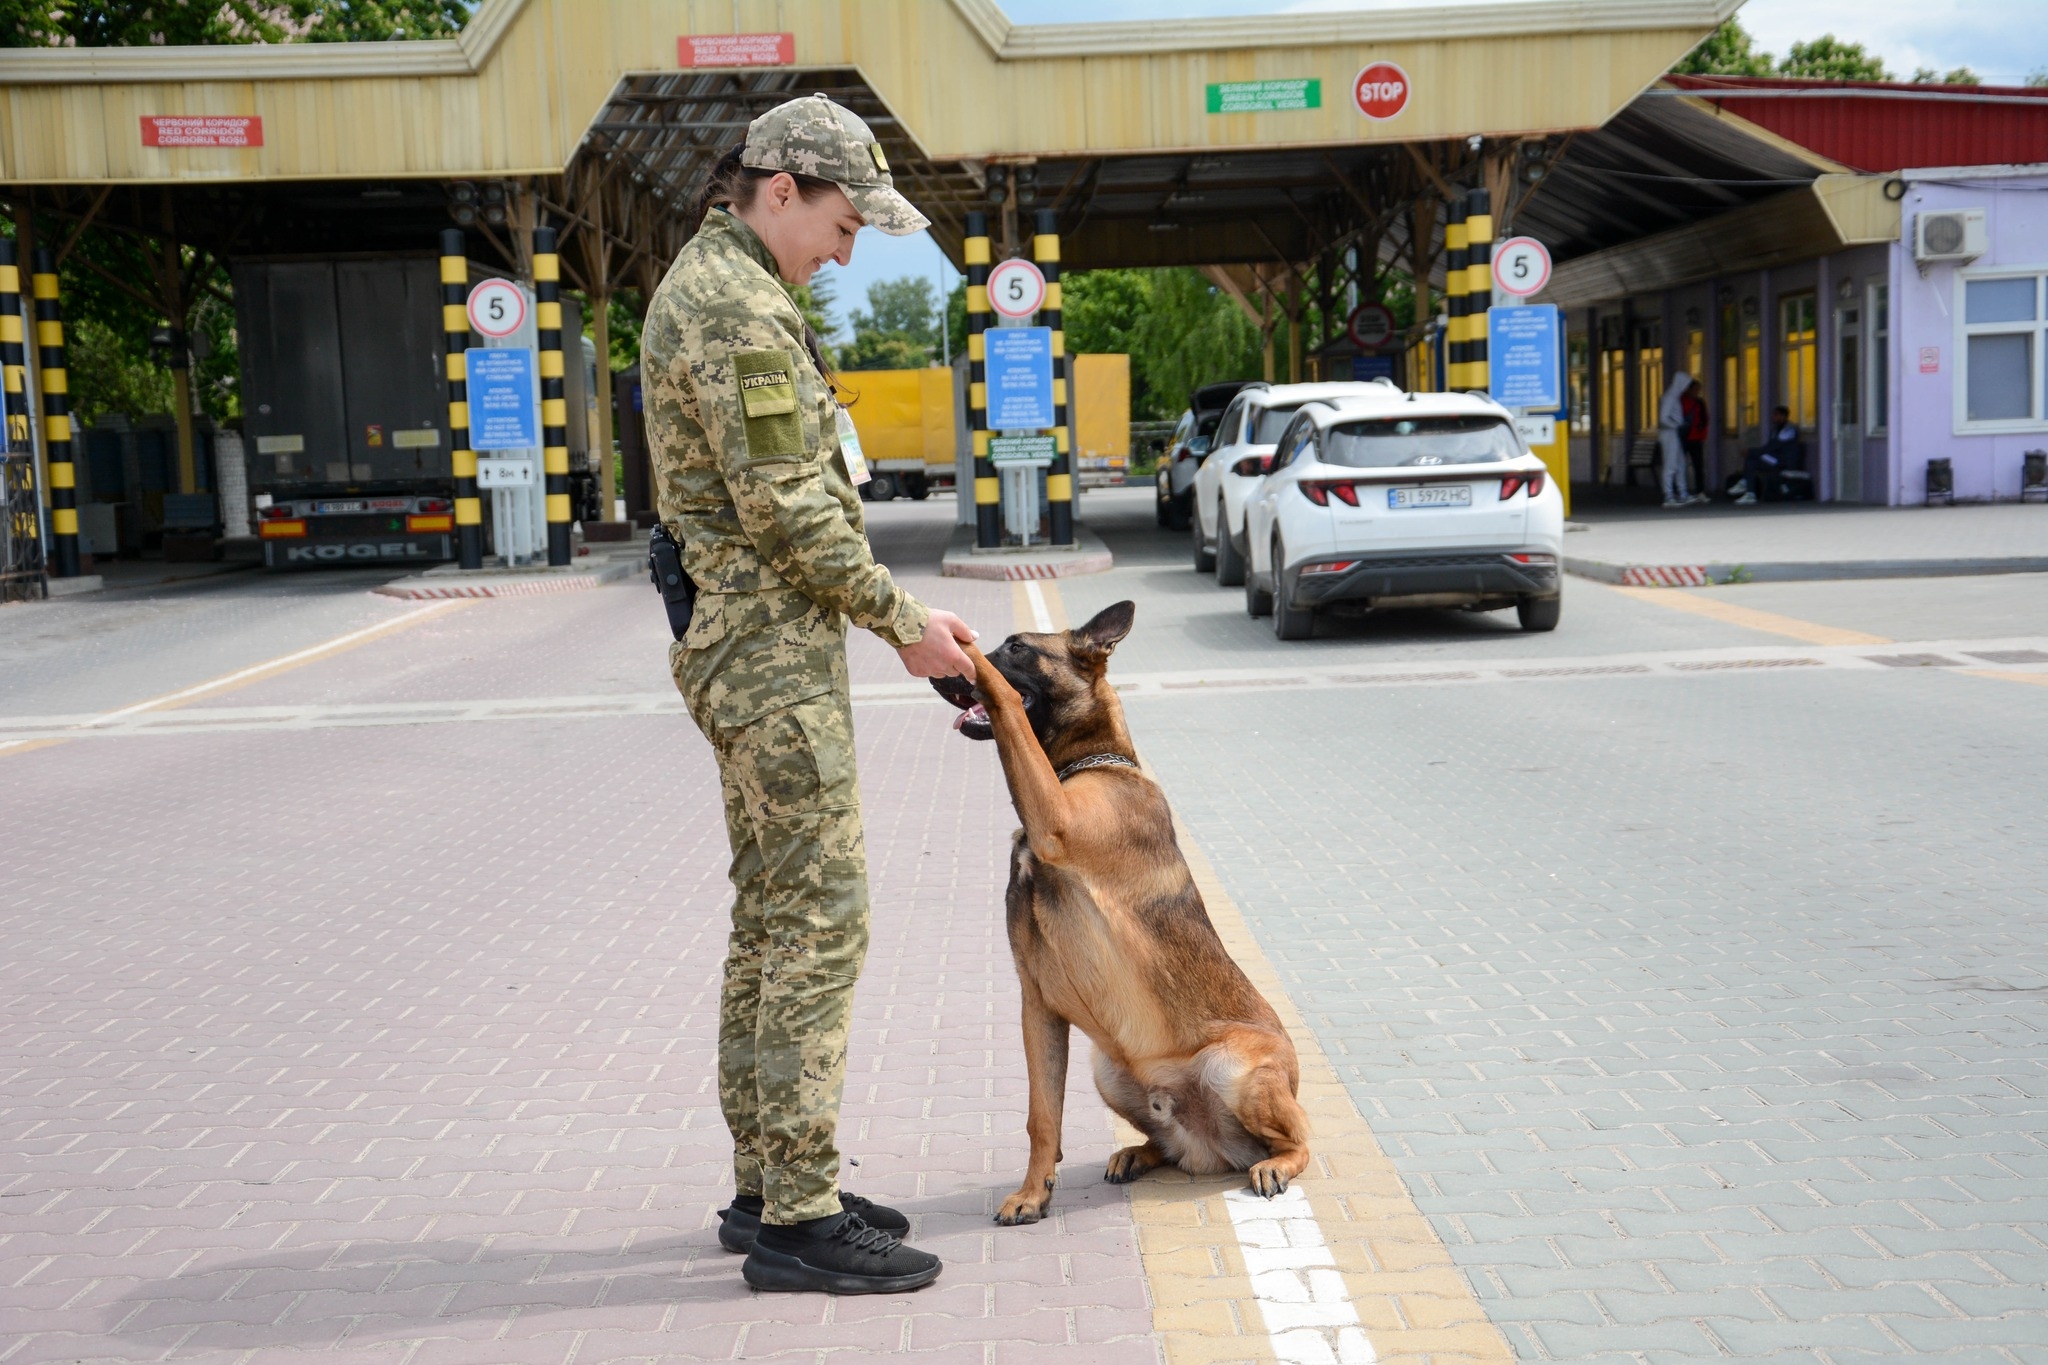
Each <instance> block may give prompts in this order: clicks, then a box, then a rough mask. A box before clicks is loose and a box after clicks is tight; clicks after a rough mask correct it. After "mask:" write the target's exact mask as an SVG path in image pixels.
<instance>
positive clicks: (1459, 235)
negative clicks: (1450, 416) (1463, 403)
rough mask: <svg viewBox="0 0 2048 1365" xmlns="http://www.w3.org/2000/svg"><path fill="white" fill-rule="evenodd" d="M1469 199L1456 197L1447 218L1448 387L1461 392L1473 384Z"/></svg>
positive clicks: (1446, 347)
mask: <svg viewBox="0 0 2048 1365" xmlns="http://www.w3.org/2000/svg"><path fill="white" fill-rule="evenodd" d="M1465 304H1466V298H1465V201H1464V199H1462V198H1459V199H1453V200H1452V201H1451V204H1450V215H1449V217H1448V218H1446V219H1445V221H1444V307H1445V310H1446V312H1447V313H1448V315H1449V327H1448V328H1447V329H1446V331H1445V333H1444V389H1445V391H1446V392H1449V393H1457V392H1458V391H1460V390H1462V389H1469V388H1471V387H1472V384H1471V381H1470V380H1469V379H1468V378H1467V373H1466V362H1467V361H1468V360H1469V359H1470V358H1471V357H1470V355H1469V354H1468V352H1467V347H1466V341H1467V338H1468V335H1469V334H1468V333H1467V332H1466V330H1465V326H1466V323H1465Z"/></svg>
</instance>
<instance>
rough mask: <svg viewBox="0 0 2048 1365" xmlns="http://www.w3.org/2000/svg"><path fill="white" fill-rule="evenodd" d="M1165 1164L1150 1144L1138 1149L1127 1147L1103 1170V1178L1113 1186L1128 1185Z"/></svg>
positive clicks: (1110, 1160) (1111, 1159)
mask: <svg viewBox="0 0 2048 1365" xmlns="http://www.w3.org/2000/svg"><path fill="white" fill-rule="evenodd" d="M1164 1164H1165V1163H1164V1161H1163V1160H1161V1158H1160V1156H1159V1153H1158V1152H1157V1151H1155V1150H1154V1149H1153V1147H1152V1144H1151V1143H1149V1142H1148V1143H1144V1144H1142V1145H1140V1146H1137V1147H1126V1148H1124V1149H1123V1150H1122V1151H1120V1152H1118V1153H1117V1154H1116V1155H1115V1156H1113V1157H1111V1158H1110V1159H1109V1165H1108V1166H1106V1167H1105V1168H1103V1172H1102V1178H1103V1179H1104V1180H1107V1181H1108V1182H1109V1183H1110V1184H1112V1185H1128V1184H1130V1183H1131V1182H1132V1181H1133V1180H1136V1179H1137V1178H1138V1177H1139V1176H1141V1175H1143V1174H1145V1172H1147V1171H1150V1170H1154V1169H1156V1168H1158V1167H1159V1166H1162V1165H1164Z"/></svg>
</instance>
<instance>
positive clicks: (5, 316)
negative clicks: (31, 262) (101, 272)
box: [0, 237, 49, 598]
mask: <svg viewBox="0 0 2048 1365" xmlns="http://www.w3.org/2000/svg"><path fill="white" fill-rule="evenodd" d="M18 251H19V248H18V247H17V246H16V245H15V242H14V239H13V238H11V237H0V392H4V398H5V408H4V412H5V415H6V426H5V427H4V428H0V457H4V458H0V516H5V517H6V518H7V519H8V525H7V527H6V535H7V539H8V541H9V544H10V548H9V551H8V556H7V563H5V564H4V565H0V570H4V574H0V577H4V578H5V579H6V580H7V581H5V582H0V598H11V597H12V596H13V595H14V593H15V592H16V591H18V590H19V588H18V587H17V585H23V584H25V585H27V590H28V592H30V593H31V594H33V595H38V596H39V595H41V593H42V592H43V589H44V584H43V578H44V575H45V574H46V573H47V572H48V569H49V565H48V563H47V562H46V560H45V550H46V548H47V547H46V545H45V543H44V542H45V540H46V539H47V537H46V535H45V533H44V531H43V518H44V508H43V492H42V486H41V481H40V480H39V479H37V477H36V461H35V446H34V443H33V440H32V437H31V433H30V430H29V420H28V352H27V351H26V350H25V349H24V348H23V337H24V335H25V334H24V332H23V329H22V325H21V261H20V256H19V255H18Z"/></svg>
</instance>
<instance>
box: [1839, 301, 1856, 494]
mask: <svg viewBox="0 0 2048 1365" xmlns="http://www.w3.org/2000/svg"><path fill="white" fill-rule="evenodd" d="M1845 292H1846V294H1847V300H1848V301H1847V302H1844V303H1842V304H1841V305H1839V306H1838V307H1837V308H1836V309H1835V376H1834V377H1835V392H1834V403H1833V411H1834V422H1835V430H1834V438H1835V439H1834V448H1835V501H1836V502H1861V501H1863V314H1862V310H1861V309H1860V308H1859V307H1858V306H1857V303H1856V295H1855V290H1854V288H1853V287H1851V288H1850V289H1849V290H1847V291H1845Z"/></svg>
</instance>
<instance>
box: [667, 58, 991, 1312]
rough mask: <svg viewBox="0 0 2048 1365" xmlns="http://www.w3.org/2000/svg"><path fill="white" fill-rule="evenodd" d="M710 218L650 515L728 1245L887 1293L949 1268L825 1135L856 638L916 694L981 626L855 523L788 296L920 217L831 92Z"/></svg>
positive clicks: (778, 1285) (853, 1288) (839, 1076)
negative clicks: (700, 863) (670, 623)
mask: <svg viewBox="0 0 2048 1365" xmlns="http://www.w3.org/2000/svg"><path fill="white" fill-rule="evenodd" d="M700 211H702V212H703V223H702V226H701V227H700V228H699V229H698V231H697V235H696V236H695V237H694V238H692V239H691V240H690V242H689V244H688V245H687V246H685V247H684V248H683V250H682V252H681V253H680V254H679V255H678V256H677V257H676V260H675V263H674V264H673V265H672V266H670V267H669V271H668V275H667V277H666V278H665V279H664V280H663V281H662V283H661V288H660V289H659V290H658V291H657V292H656V293H655V296H654V298H653V300H652V301H651V302H650V304H649V306H648V310H647V322H646V326H645V328H644V330H643V333H642V339H641V353H642V360H643V368H644V372H645V374H646V376H647V428H648V437H649V441H648V444H649V447H650V449H651V451H652V455H653V461H654V467H655V471H656V475H657V481H658V489H659V492H658V495H659V499H660V507H661V516H662V520H663V521H664V522H665V523H666V524H667V525H668V527H669V529H670V530H671V531H672V532H673V533H674V534H675V536H676V539H677V540H679V541H681V542H682V546H683V564H684V567H685V568H686V569H688V570H689V573H690V577H691V578H692V579H694V580H695V582H696V583H697V585H698V597H697V607H696V616H695V619H694V620H693V621H692V623H691V625H690V629H689V631H688V633H687V634H686V635H685V636H684V637H683V638H682V639H681V640H678V641H677V642H676V643H675V645H674V646H673V647H672V648H671V650H670V654H669V662H670V666H671V670H672V671H673V672H674V674H675V679H676V686H677V687H678V688H679V689H681V691H682V694H683V696H684V698H685V699H686V700H687V701H688V703H689V707H690V714H691V715H692V716H693V717H695V719H696V721H697V725H698V727H699V728H700V729H702V730H703V732H704V736H705V738H706V739H708V740H710V741H711V747H712V749H713V751H714V752H715V753H716V755H717V758H718V772H719V778H720V781H721V783H722V785H723V788H724V794H725V820H726V829H727V833H728V835H729V836H730V839H731V843H732V855H733V856H732V867H731V877H732V882H733V887H734V890H735V896H734V900H733V912H732V913H733V928H732V937H731V939H730V941H729V944H728V948H727V955H726V961H725V984H724V993H723V997H722V1001H721V1005H720V1012H719V1031H718V1033H719V1041H718V1088H719V1100H720V1104H721V1106H722V1107H723V1109H724V1111H725V1121H726V1125H727V1127H729V1128H730V1129H731V1130H732V1137H733V1149H734V1150H733V1175H734V1180H735V1183H736V1185H737V1193H736V1195H735V1197H734V1199H733V1202H732V1205H731V1207H730V1208H728V1209H726V1210H725V1211H724V1213H723V1214H722V1215H721V1218H722V1220H723V1221H722V1224H721V1227H720V1230H719V1240H720V1241H721V1242H722V1243H724V1245H725V1246H726V1247H727V1248H729V1249H731V1250H734V1251H746V1252H747V1253H748V1256H747V1261H746V1264H745V1266H744V1267H743V1273H744V1275H745V1276H746V1279H747V1282H748V1283H749V1284H752V1285H754V1286H755V1287H756V1288H760V1289H789V1290H796V1289H814V1290H826V1291H830V1292H836V1293H894V1292H900V1291H902V1290H905V1289H915V1288H919V1287H921V1286H923V1285H926V1284H929V1283H931V1281H932V1280H934V1279H936V1278H937V1277H938V1274H939V1261H938V1258H937V1257H935V1256H932V1255H930V1254H928V1253H926V1252H922V1251H918V1250H915V1249H913V1248H911V1247H909V1246H906V1245H904V1244H903V1243H902V1242H901V1241H900V1240H899V1238H900V1236H901V1235H902V1234H904V1233H907V1232H908V1231H909V1229H910V1224H909V1221H908V1220H907V1219H905V1218H904V1217H903V1215H902V1214H900V1213H897V1212H896V1211H895V1210H893V1209H885V1208H882V1207H880V1206H879V1205H876V1204H872V1203H870V1202H869V1201H867V1200H864V1199H861V1198H859V1197H857V1196H853V1195H843V1194H841V1193H840V1191H839V1186H838V1172H839V1150H838V1147H837V1146H836V1145H835V1141H834V1138H835V1131H836V1129H837V1127H838V1122H839V1099H840V1092H841V1089H842V1088H843V1085H844V1081H845V1072H846V1040H847V1032H848V1029H849V1026H850V1024H851V1016H852V1011H853V985H854V979H855V977H856V976H857V975H858V974H859V972H860V965H861V959H862V957H863V955H864V954H865V953H866V951H867V942H868V900H867V864H866V859H865V855H864V852H863V848H862V842H861V820H860V789H859V785H858V782H857V781H856V778H855V775H854V758H853V715H852V708H851V704H850V701H849V698H848V695H847V674H846V623H847V622H848V621H849V620H850V621H852V622H853V624H855V625H857V626H860V627H862V628H863V629H866V630H871V631H873V632H874V633H875V634H877V635H879V636H880V637H881V638H882V639H884V640H886V641H887V642H888V643H889V644H891V645H893V646H895V648H896V650H897V652H898V653H899V654H900V655H901V656H902V659H903V663H904V667H905V668H907V669H908V670H909V671H910V672H911V673H912V674H913V675H914V676H917V677H927V678H928V677H940V676H946V675H958V676H963V677H972V676H973V673H974V670H973V667H972V665H971V664H970V663H969V662H968V659H967V656H966V655H965V654H964V653H963V652H962V651H961V649H960V644H959V642H961V641H965V640H971V639H973V638H974V633H973V632H972V631H970V630H969V629H968V628H967V626H966V623H965V622H963V621H961V620H960V618H959V617H957V616H954V615H952V614H951V613H948V612H943V611H934V610H931V609H930V608H927V607H926V606H925V605H924V604H923V603H921V602H919V601H917V600H916V599H915V598H913V597H912V596H911V595H910V594H909V593H907V592H905V591H904V590H903V589H902V588H900V587H898V586H897V585H896V584H895V582H894V581H892V580H891V578H890V577H889V572H888V570H886V569H884V568H883V567H882V566H880V565H879V564H877V563H875V560H874V556H873V555H872V554H871V553H870V551H869V548H868V543H867V536H866V533H865V531H864V529H863V520H862V517H861V505H860V497H859V495H858V493H857V492H856V488H857V486H858V485H859V484H861V483H864V482H866V481H867V469H866V466H865V465H864V464H863V462H862V460H861V456H860V448H859V444H858V441H857V439H856V438H855V437H854V436H853V428H852V424H851V423H850V422H849V421H848V420H847V418H846V416H845V414H844V412H843V410H842V409H841V408H840V407H839V405H838V404H837V403H836V402H835V401H834V399H833V394H832V387H831V384H830V382H829V378H828V375H829V371H828V369H827V367H826V365H825V362H824V357H823V353H822V349H821V347H820V345H819V342H818V339H817V336H816V334H815V333H813V332H811V330H810V329H809V328H808V327H807V326H806V325H805V323H804V320H803V317H802V315H801V314H800V313H798V311H797V308H796V305H795V304H794V303H793V302H792V301H791V299H790V296H789V293H788V290H787V289H786V288H785V285H786V284H806V283H808V282H809V281H810V278H811V275H812V273H813V272H815V271H816V270H817V269H818V267H820V266H822V265H823V264H824V263H825V262H826V261H828V260H829V261H837V262H838V263H840V264H841V265H844V264H846V263H847V262H848V261H849V260H850V259H851V257H852V254H853V240H854V234H855V233H856V232H858V231H859V230H860V228H861V227H862V226H863V225H864V224H866V225H871V226H874V227H878V228H880V229H881V230H882V231H884V232H888V233H891V234H893V235H897V236H902V235H905V234H908V233H913V232H916V231H918V230H919V229H921V228H923V227H924V226H925V219H924V217H923V216H922V215H920V214H919V213H918V212H917V210H915V209H914V208H912V207H911V206H910V204H909V202H908V201H907V200H905V199H904V198H903V197H902V196H901V195H900V194H898V193H897V192H896V191H895V189H894V188H893V185H892V183H891V180H890V176H889V170H888V162H887V159H886V158H885V157H884V156H883V154H882V150H881V148H880V147H879V146H878V145H876V143H875V138H874V134H872V133H871V132H869V131H868V128H867V125H866V124H865V123H863V122H862V121H861V120H860V119H859V118H857V117H855V116H854V115H853V114H852V113H850V112H848V111H847V110H845V109H843V108H841V107H840V106H838V105H836V104H834V103H833V102H832V101H830V100H828V99H826V98H825V97H824V96H823V95H815V96H812V97H811V98H809V99H801V100H792V101H790V102H789V103H787V104H784V105H781V106H779V107H778V108H775V109H773V110H770V111H769V112H768V113H766V114H763V115H762V116H761V117H760V118H757V119H755V120H754V122H753V123H752V124H751V125H750V126H749V127H748V130H747V140H746V143H745V144H744V145H743V146H742V147H736V148H734V149H733V150H732V151H730V152H728V153H727V154H726V155H725V157H724V158H722V159H721V160H720V162H719V163H718V165H717V166H716V167H715V168H714V169H713V172H712V175H711V182H710V184H709V186H708V188H707V189H706V192H705V194H704V197H703V200H702V201H701V204H700Z"/></svg>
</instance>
